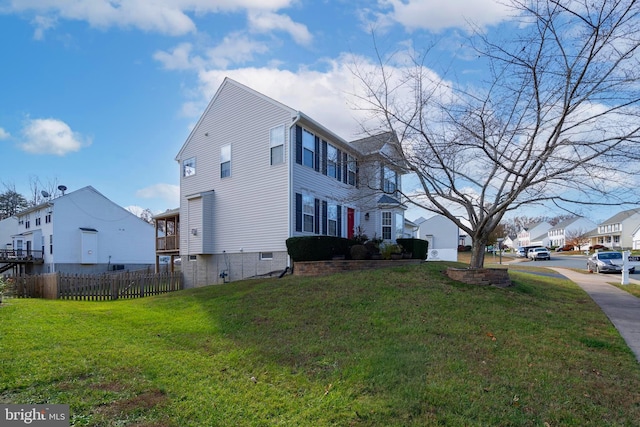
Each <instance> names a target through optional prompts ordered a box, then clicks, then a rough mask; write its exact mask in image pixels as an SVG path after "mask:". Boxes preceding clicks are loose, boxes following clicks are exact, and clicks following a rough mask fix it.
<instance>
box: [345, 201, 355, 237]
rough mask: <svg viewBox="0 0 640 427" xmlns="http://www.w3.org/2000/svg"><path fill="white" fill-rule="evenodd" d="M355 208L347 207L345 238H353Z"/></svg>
mask: <svg viewBox="0 0 640 427" xmlns="http://www.w3.org/2000/svg"><path fill="white" fill-rule="evenodd" d="M355 214H356V212H355V210H353V209H351V208H347V239H352V238H353V229H354V228H355V225H356V223H355Z"/></svg>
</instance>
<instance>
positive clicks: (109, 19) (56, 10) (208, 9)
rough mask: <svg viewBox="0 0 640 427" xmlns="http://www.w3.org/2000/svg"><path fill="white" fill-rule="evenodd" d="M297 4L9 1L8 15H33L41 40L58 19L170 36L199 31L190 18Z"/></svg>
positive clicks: (272, 0)
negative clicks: (196, 15)
mask: <svg viewBox="0 0 640 427" xmlns="http://www.w3.org/2000/svg"><path fill="white" fill-rule="evenodd" d="M293 1H294V0H155V1H148V0H126V1H124V0H119V1H114V0H82V1H78V0H9V4H8V5H6V6H4V8H3V9H4V11H5V12H17V13H34V14H35V15H36V16H37V17H38V18H37V19H35V20H34V22H33V23H34V25H35V26H36V32H35V35H34V37H36V38H42V37H43V35H44V32H45V31H46V30H47V29H49V28H51V27H52V25H53V24H54V23H55V22H56V20H57V19H66V20H74V21H86V22H88V23H89V25H91V26H92V27H96V28H110V27H124V28H138V29H141V30H144V31H154V32H159V33H164V34H170V35H183V34H187V33H191V32H195V31H196V25H195V23H194V22H193V20H192V19H191V18H190V17H189V14H199V15H204V14H208V13H218V12H238V11H244V10H279V9H282V8H285V7H288V6H290V4H291V3H292V2H293Z"/></svg>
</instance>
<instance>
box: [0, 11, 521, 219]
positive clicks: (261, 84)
mask: <svg viewBox="0 0 640 427" xmlns="http://www.w3.org/2000/svg"><path fill="white" fill-rule="evenodd" d="M152 3H153V4H152ZM508 17H509V11H508V10H506V9H505V8H504V7H503V6H501V5H500V4H499V3H497V2H494V1H492V0H474V1H473V2H468V1H465V0H402V1H401V0H379V1H361V0H348V1H347V0H344V1H343V0H337V1H311V0H297V1H296V0H155V1H153V2H151V1H149V0H0V40H1V41H0V52H1V54H2V66H0V153H1V154H2V156H1V157H2V159H3V162H2V163H3V164H2V173H1V174H0V182H1V183H4V184H8V185H10V186H15V189H16V190H17V191H18V192H20V193H22V194H25V195H28V194H29V192H30V186H29V182H30V181H31V180H32V179H33V178H35V177H37V178H39V180H40V181H41V183H42V184H43V185H44V187H47V185H51V184H56V185H57V184H64V185H66V186H67V188H68V189H69V191H71V190H75V189H78V188H81V187H84V186H86V185H92V186H93V187H95V188H96V189H97V190H98V191H100V192H101V193H102V194H104V195H105V196H107V197H108V198H110V199H111V200H113V201H114V202H115V203H117V204H119V205H121V206H123V207H140V208H149V209H151V210H152V211H153V212H154V213H155V212H161V211H164V210H166V209H170V208H175V207H177V206H178V204H179V200H178V195H179V189H178V183H179V167H178V165H177V163H176V162H175V160H174V158H175V155H176V154H177V152H178V151H179V149H180V147H181V146H182V144H183V143H184V141H185V139H186V138H187V136H188V134H189V131H190V129H191V128H192V126H193V125H194V124H195V122H196V121H197V120H198V118H199V116H200V114H201V113H202V112H203V110H204V108H205V106H206V104H207V103H208V101H209V100H210V98H211V96H212V95H213V94H214V92H215V90H216V89H217V87H218V85H219V84H220V83H221V81H222V80H223V79H224V77H225V76H229V77H231V78H234V79H236V80H238V81H240V82H242V83H244V84H246V85H248V86H250V87H253V88H255V89H256V90H258V91H260V92H263V93H265V94H267V95H269V96H271V97H273V98H275V99H277V100H279V101H281V102H283V103H285V104H287V105H289V106H290V107H292V108H295V109H299V110H301V111H303V112H305V113H306V114H308V115H310V116H311V117H313V118H314V119H316V120H318V121H319V122H321V123H323V124H324V125H325V126H327V127H328V128H330V129H333V130H335V131H336V133H338V134H340V135H341V136H342V137H344V138H345V139H355V138H356V137H358V136H359V134H358V125H357V119H358V115H359V114H360V113H359V112H357V111H354V110H353V109H352V108H350V105H349V94H350V93H352V92H353V90H354V89H353V85H354V82H353V76H352V73H351V67H352V66H353V64H354V57H356V58H358V61H360V63H365V64H369V63H373V62H374V61H375V58H374V49H373V40H372V36H371V29H372V28H375V32H376V39H377V41H378V43H379V45H380V46H381V47H382V49H384V50H385V51H387V52H390V51H401V50H404V49H408V48H412V47H415V48H418V49H419V48H422V47H425V46H427V45H428V41H429V40H431V39H432V37H433V36H436V37H437V38H438V40H439V44H438V46H437V48H436V49H437V50H436V53H437V55H439V56H440V57H441V59H442V63H443V64H446V66H447V67H448V66H449V65H451V66H452V67H453V68H454V72H455V74H456V75H457V76H473V75H474V74H476V73H478V72H479V68H478V67H479V64H477V63H475V62H474V58H473V56H465V54H464V53H465V52H463V51H460V49H459V46H460V39H461V37H463V36H464V34H465V32H466V28H467V22H468V20H472V21H473V22H474V23H475V24H477V25H479V26H480V27H482V28H485V29H486V30H487V31H492V30H494V29H495V28H496V26H497V25H499V24H500V23H501V22H504V21H505V20H507V19H508ZM443 68H444V67H443ZM0 190H3V191H4V188H1V189H0ZM410 219H412V218H410Z"/></svg>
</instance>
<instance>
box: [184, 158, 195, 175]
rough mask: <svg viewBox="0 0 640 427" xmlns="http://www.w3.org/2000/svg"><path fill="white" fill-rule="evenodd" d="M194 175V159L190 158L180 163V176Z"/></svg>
mask: <svg viewBox="0 0 640 427" xmlns="http://www.w3.org/2000/svg"><path fill="white" fill-rule="evenodd" d="M195 174H196V158H195V157H191V158H190V159H187V160H185V161H183V162H182V176H185V177H186V176H192V175H195Z"/></svg>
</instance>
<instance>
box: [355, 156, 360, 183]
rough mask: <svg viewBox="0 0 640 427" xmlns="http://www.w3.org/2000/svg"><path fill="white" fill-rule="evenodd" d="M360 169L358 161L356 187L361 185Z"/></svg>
mask: <svg viewBox="0 0 640 427" xmlns="http://www.w3.org/2000/svg"><path fill="white" fill-rule="evenodd" d="M359 181H360V167H359V166H358V161H357V160H356V187H358V186H359V185H360V182H359Z"/></svg>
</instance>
